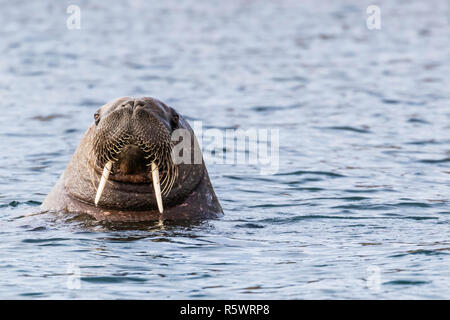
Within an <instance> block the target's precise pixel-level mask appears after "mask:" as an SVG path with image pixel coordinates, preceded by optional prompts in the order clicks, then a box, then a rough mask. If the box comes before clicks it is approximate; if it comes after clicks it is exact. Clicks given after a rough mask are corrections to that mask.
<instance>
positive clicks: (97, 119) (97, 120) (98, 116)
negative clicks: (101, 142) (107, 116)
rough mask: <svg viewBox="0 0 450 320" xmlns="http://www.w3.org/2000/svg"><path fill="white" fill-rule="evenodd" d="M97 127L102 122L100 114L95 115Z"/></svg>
mask: <svg viewBox="0 0 450 320" xmlns="http://www.w3.org/2000/svg"><path fill="white" fill-rule="evenodd" d="M94 120H95V125H98V123H99V121H100V114H99V113H98V112H96V113H94Z"/></svg>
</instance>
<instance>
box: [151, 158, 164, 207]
mask: <svg viewBox="0 0 450 320" xmlns="http://www.w3.org/2000/svg"><path fill="white" fill-rule="evenodd" d="M152 181H153V188H154V189H155V197H156V203H157V204H158V210H159V213H163V211H164V209H163V202H162V197H161V185H160V182H159V170H158V166H157V165H156V164H155V163H154V162H152Z"/></svg>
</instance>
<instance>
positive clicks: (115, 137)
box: [41, 97, 223, 222]
mask: <svg viewBox="0 0 450 320" xmlns="http://www.w3.org/2000/svg"><path fill="white" fill-rule="evenodd" d="M180 130H184V131H185V132H187V133H188V135H187V136H188V137H189V136H190V137H191V139H192V141H190V145H191V146H194V147H192V148H191V149H190V150H189V149H188V151H186V150H182V152H189V153H188V154H187V155H188V157H187V158H188V159H192V157H195V156H197V157H198V155H199V154H200V161H196V162H195V161H184V162H183V161H182V162H180V161H179V160H177V158H176V155H177V154H176V153H177V152H175V148H176V146H177V145H178V143H181V141H182V140H183V139H185V137H186V135H184V136H183V139H179V140H178V141H176V139H174V138H173V137H174V134H173V133H174V132H177V131H180ZM176 136H180V135H176ZM185 142H187V141H185ZM196 152H197V154H195V153H196ZM187 158H186V154H185V155H184V158H183V159H187ZM41 208H42V210H45V211H67V212H72V213H83V214H89V215H91V216H93V217H94V218H95V219H97V220H107V221H124V222H139V221H155V220H158V221H160V220H190V219H207V218H215V217H218V216H220V215H222V214H223V210H222V207H221V206H220V203H219V201H218V199H217V196H216V194H215V192H214V189H213V187H212V184H211V181H210V179H209V175H208V171H207V170H206V167H205V163H204V160H203V156H202V155H201V151H200V150H199V148H198V142H197V140H196V137H195V135H194V132H193V130H192V128H191V127H190V126H189V124H188V122H187V121H186V120H185V119H184V118H183V116H182V115H181V114H179V113H178V112H177V111H175V109H173V108H172V107H169V106H167V105H166V104H164V103H163V102H161V101H159V100H157V99H155V98H150V97H142V98H130V97H122V98H118V99H115V100H113V101H110V102H108V103H106V104H105V105H103V106H102V107H100V108H99V109H98V110H97V111H96V112H95V114H94V121H93V123H92V124H91V125H90V127H89V128H88V130H87V131H86V133H85V134H84V137H83V138H82V140H81V142H80V144H79V145H78V147H77V149H76V151H75V153H74V154H73V156H72V159H71V160H70V162H69V164H68V165H67V168H66V170H65V171H64V172H63V173H62V175H61V176H60V178H59V180H58V182H57V183H56V185H55V186H54V187H53V189H52V190H51V191H50V193H49V194H48V195H47V197H46V198H45V200H44V202H43V204H42V206H41Z"/></svg>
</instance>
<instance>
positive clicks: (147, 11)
mask: <svg viewBox="0 0 450 320" xmlns="http://www.w3.org/2000/svg"><path fill="white" fill-rule="evenodd" d="M71 3H72V2H70V1H14V3H12V2H7V1H2V2H1V6H0V8H1V9H0V17H1V21H2V23H1V27H0V58H1V60H0V97H1V115H0V149H1V151H0V213H1V216H0V227H1V228H0V237H1V238H0V239H1V241H0V297H1V298H13V299H17V298H88V299H94V298H138V299H156V298H158V299H166V298H172V299H174V298H178V299H182V298H200V299H209V298H226V299H230V298H239V299H274V298H275V299H277V298H278V299H292V298H295V299H311V298H314V299H316V298H317V299H325V298H356V299H360V298H375V299H379V298H387V299H394V298H407V299H410V298H413V299H414V298H447V299H448V298H450V290H449V285H450V257H449V254H450V229H449V220H450V200H449V199H450V135H449V131H450V104H449V103H450V92H449V88H450V80H449V74H450V26H449V19H450V18H449V17H450V11H449V4H448V2H447V1H445V0H442V1H430V2H428V1H419V0H417V1H378V5H379V6H380V8H381V18H382V22H381V30H369V29H368V28H367V27H366V18H367V15H366V8H367V6H368V5H369V4H371V3H369V2H367V1H297V0H295V1H237V0H236V1H170V3H169V1H130V2H129V3H126V2H122V3H118V4H114V5H112V4H111V5H108V3H109V2H102V3H100V2H98V1H95V2H94V1H91V2H89V3H88V2H83V1H81V2H80V3H79V5H80V8H81V29H80V30H68V29H67V27H66V19H67V18H68V17H69V15H68V14H67V13H66V9H67V6H68V5H69V4H71ZM126 95H128V96H143V95H145V96H154V97H157V98H159V99H161V100H163V101H165V102H167V103H168V104H169V105H171V106H173V107H174V108H176V109H177V110H178V111H179V112H180V113H182V114H184V115H185V116H187V117H188V119H190V121H194V120H201V121H203V125H204V128H206V129H207V128H218V129H220V130H225V129H227V128H242V129H251V128H271V129H279V133H280V150H279V170H278V173H277V174H275V175H260V174H259V167H258V166H255V165H221V164H217V163H214V161H213V160H214V157H217V155H205V158H206V159H207V166H208V170H209V172H210V175H211V180H212V183H213V185H214V187H215V190H216V193H217V195H218V197H219V198H220V201H221V204H222V206H223V208H224V211H225V216H224V217H223V218H221V219H219V220H212V221H204V222H198V223H195V224H194V223H185V224H178V225H166V226H164V227H158V226H153V225H108V224H104V223H99V222H96V221H93V220H91V219H89V218H86V217H74V216H70V215H68V214H64V213H61V214H50V213H40V214H39V205H40V204H41V202H42V201H43V199H44V197H45V195H46V194H47V193H48V192H49V190H50V189H51V187H52V186H53V185H54V183H55V182H56V180H57V178H58V176H59V175H60V174H61V172H62V171H63V170H64V168H65V166H66V164H67V162H68V161H69V159H70V157H71V155H72V153H73V151H74V149H75V147H76V146H77V144H78V142H79V140H80V138H81V137H82V135H83V133H84V131H85V130H86V128H87V127H88V126H89V124H90V123H91V121H92V120H93V113H94V111H95V110H96V109H97V108H98V107H99V106H100V105H102V104H103V103H105V102H106V101H108V100H111V99H113V98H116V97H119V96H126ZM216 160H217V159H216ZM30 214H31V215H30ZM77 274H79V275H80V281H79V288H78V285H77V283H78V282H77ZM77 288H78V289H77Z"/></svg>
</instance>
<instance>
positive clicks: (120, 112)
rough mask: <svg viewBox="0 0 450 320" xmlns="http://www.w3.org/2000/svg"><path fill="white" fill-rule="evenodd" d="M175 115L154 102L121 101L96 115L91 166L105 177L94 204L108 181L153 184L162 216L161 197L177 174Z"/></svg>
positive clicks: (143, 99)
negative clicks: (174, 133) (175, 162)
mask: <svg viewBox="0 0 450 320" xmlns="http://www.w3.org/2000/svg"><path fill="white" fill-rule="evenodd" d="M172 114H173V112H172V109H171V108H169V107H167V106H165V105H164V104H162V103H161V102H159V101H158V100H156V99H152V98H138V99H134V98H121V99H118V100H116V101H115V102H112V103H109V104H107V105H105V106H103V107H101V108H100V109H99V110H98V111H97V112H96V116H95V133H94V143H93V153H92V154H93V159H92V162H93V163H94V169H95V170H96V171H97V172H98V173H100V172H103V173H102V178H101V180H102V181H101V184H100V186H101V188H100V187H99V188H98V190H97V195H96V200H95V204H97V203H98V201H99V200H100V198H101V195H102V192H103V188H104V185H105V184H106V181H107V180H108V179H112V180H116V181H120V182H126V183H152V184H153V186H154V188H155V194H156V200H157V202H158V207H159V208H160V211H161V212H162V198H161V197H162V196H161V193H162V194H167V193H169V192H170V190H171V188H172V186H173V183H174V182H175V179H176V178H177V174H178V169H177V166H176V165H175V164H174V163H173V160H172V155H171V153H172V149H173V143H172V141H171V132H172V130H173V127H172V123H173V117H172ZM177 119H178V118H177ZM160 177H161V179H160ZM160 185H162V192H161V190H159V188H160Z"/></svg>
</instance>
